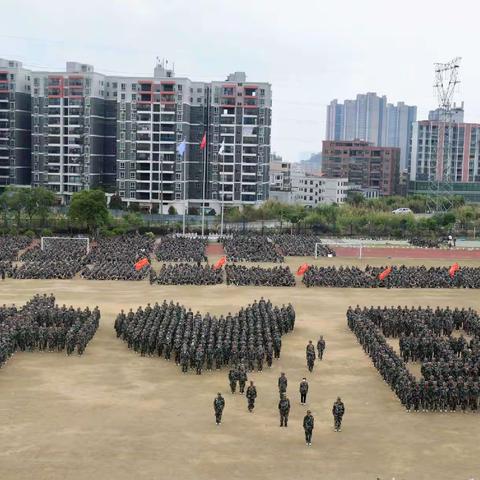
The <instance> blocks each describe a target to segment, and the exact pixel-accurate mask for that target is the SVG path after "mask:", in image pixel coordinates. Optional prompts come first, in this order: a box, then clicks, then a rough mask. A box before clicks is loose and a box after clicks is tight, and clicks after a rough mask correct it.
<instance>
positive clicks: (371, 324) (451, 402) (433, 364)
mask: <svg viewBox="0 0 480 480" xmlns="http://www.w3.org/2000/svg"><path fill="white" fill-rule="evenodd" d="M347 321H348V326H349V327H350V329H351V330H352V331H353V333H354V334H355V335H356V336H357V339H358V341H359V342H360V344H361V345H362V346H363V349H364V350H365V352H366V353H367V354H368V355H369V356H370V358H371V359H372V362H373V364H374V366H375V367H376V368H377V370H378V371H379V373H380V374H381V375H382V377H383V379H384V380H385V382H386V383H387V384H388V385H390V387H391V389H392V390H393V391H394V392H395V394H396V395H397V396H398V398H399V399H400V401H401V402H402V404H403V405H404V406H405V408H406V409H407V411H415V412H418V411H441V412H446V411H456V410H457V409H459V410H461V411H463V412H464V413H465V412H466V411H467V410H472V411H476V410H478V406H479V400H480V398H479V396H480V383H479V382H480V377H479V375H480V317H479V315H478V314H477V313H476V312H475V311H473V310H472V309H464V308H463V309H461V310H459V309H457V308H455V309H450V308H448V307H447V308H446V309H440V308H438V307H437V308H436V309H435V310H433V309H431V308H430V307H427V308H421V307H417V308H408V307H403V308H402V307H400V306H398V307H397V308H386V307H383V308H381V307H370V308H367V307H363V308H360V307H359V306H357V307H356V308H352V307H349V309H348V311H347ZM458 330H463V332H464V333H465V334H466V335H468V336H470V337H471V340H470V341H467V339H466V338H465V337H463V336H462V335H460V336H458V337H457V336H455V335H454V336H452V333H453V332H454V331H458ZM387 337H391V338H398V339H399V346H400V355H398V354H397V353H396V352H395V350H394V348H393V347H392V346H391V345H389V344H388V342H387V340H386V338H387ZM408 361H422V362H425V363H423V364H422V367H421V373H422V378H421V379H420V380H417V379H416V377H415V376H414V375H413V374H412V373H411V372H410V371H409V370H408V368H407V362H408Z"/></svg>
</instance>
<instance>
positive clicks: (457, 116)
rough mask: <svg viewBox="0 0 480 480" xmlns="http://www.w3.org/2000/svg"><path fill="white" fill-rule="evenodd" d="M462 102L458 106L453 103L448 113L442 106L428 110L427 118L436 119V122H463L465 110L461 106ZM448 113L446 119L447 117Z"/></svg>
mask: <svg viewBox="0 0 480 480" xmlns="http://www.w3.org/2000/svg"><path fill="white" fill-rule="evenodd" d="M463 105H464V104H463V102H462V103H461V104H460V106H458V107H457V105H456V103H454V104H453V107H452V108H451V109H450V111H449V112H448V114H447V113H446V112H445V109H443V108H436V109H435V110H430V111H429V112H428V119H429V120H433V121H437V122H445V121H448V122H454V123H463V122H464V120H463V118H464V114H465V110H464V108H463ZM447 115H448V119H447Z"/></svg>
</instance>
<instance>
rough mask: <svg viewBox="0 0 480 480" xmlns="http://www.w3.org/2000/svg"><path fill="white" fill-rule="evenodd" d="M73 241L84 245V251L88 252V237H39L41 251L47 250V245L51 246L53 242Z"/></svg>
mask: <svg viewBox="0 0 480 480" xmlns="http://www.w3.org/2000/svg"><path fill="white" fill-rule="evenodd" d="M71 241H75V242H78V243H80V245H81V244H83V245H85V249H86V253H87V254H89V253H90V239H89V238H88V237H41V238H40V249H41V250H42V252H45V251H47V250H48V247H49V246H51V245H52V244H53V243H56V244H57V245H58V244H62V243H63V244H66V243H68V242H71Z"/></svg>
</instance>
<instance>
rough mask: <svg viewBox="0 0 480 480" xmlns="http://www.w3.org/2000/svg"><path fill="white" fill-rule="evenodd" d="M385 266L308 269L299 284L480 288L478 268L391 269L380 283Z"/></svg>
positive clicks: (317, 285)
mask: <svg viewBox="0 0 480 480" xmlns="http://www.w3.org/2000/svg"><path fill="white" fill-rule="evenodd" d="M386 269H387V267H386V266H382V267H374V266H370V265H367V266H366V267H365V269H361V268H359V267H354V266H347V267H344V266H340V267H334V266H331V267H319V266H310V267H309V269H308V270H307V271H306V272H305V275H304V276H303V280H302V282H303V283H304V284H305V286H307V287H335V288H475V289H476V288H480V268H479V267H461V268H460V270H458V271H457V272H455V274H454V275H453V277H452V276H451V275H450V267H429V268H427V267H425V266H424V265H421V266H412V267H407V266H405V265H400V266H393V267H392V270H391V272H390V273H389V275H388V276H386V277H385V278H384V279H383V280H382V279H380V278H379V276H380V274H381V273H382V272H384V271H385V270H386Z"/></svg>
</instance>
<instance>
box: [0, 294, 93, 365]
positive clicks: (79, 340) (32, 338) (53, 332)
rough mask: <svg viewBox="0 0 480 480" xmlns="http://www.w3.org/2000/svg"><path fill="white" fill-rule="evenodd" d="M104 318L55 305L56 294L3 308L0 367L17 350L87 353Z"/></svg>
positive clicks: (1, 310)
mask: <svg viewBox="0 0 480 480" xmlns="http://www.w3.org/2000/svg"><path fill="white" fill-rule="evenodd" d="M99 321H100V311H99V310H98V308H97V307H95V308H94V309H93V310H90V309H89V308H88V307H87V308H86V309H85V310H81V309H79V308H78V309H74V308H73V307H66V306H65V305H63V306H62V307H59V306H58V305H55V297H54V296H53V295H50V296H47V295H42V296H41V295H35V296H34V297H33V298H32V299H31V300H29V301H28V302H27V303H26V304H25V305H24V306H23V307H21V308H18V307H16V306H15V305H13V306H5V305H3V307H0V367H2V366H3V365H4V364H5V363H6V362H7V360H8V359H9V358H10V357H11V356H12V355H13V354H14V353H15V352H16V351H17V350H19V351H22V352H25V351H34V350H42V351H50V352H60V351H65V352H66V353H67V355H71V354H72V353H74V352H75V350H76V351H77V353H78V354H79V355H82V354H83V353H84V352H85V348H86V347H87V345H88V342H89V341H90V340H91V339H92V338H93V336H94V335H95V332H96V330H97V328H98V325H99Z"/></svg>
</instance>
